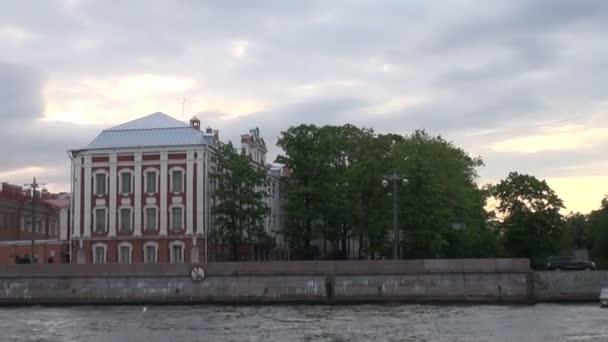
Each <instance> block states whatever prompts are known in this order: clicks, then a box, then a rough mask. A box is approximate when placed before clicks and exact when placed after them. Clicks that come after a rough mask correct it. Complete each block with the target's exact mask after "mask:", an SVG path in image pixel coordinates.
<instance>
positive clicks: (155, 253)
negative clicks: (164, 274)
mask: <svg viewBox="0 0 608 342" xmlns="http://www.w3.org/2000/svg"><path fill="white" fill-rule="evenodd" d="M150 246H152V247H154V263H155V264H157V263H158V242H154V241H148V242H146V243H144V245H143V250H142V254H143V256H144V260H143V262H144V263H146V264H148V263H149V262H148V255H147V254H146V251H147V250H148V247H150Z"/></svg>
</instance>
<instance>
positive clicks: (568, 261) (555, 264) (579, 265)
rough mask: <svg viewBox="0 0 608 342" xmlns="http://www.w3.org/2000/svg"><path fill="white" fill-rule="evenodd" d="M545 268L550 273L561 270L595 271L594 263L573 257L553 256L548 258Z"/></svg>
mask: <svg viewBox="0 0 608 342" xmlns="http://www.w3.org/2000/svg"><path fill="white" fill-rule="evenodd" d="M545 266H546V268H547V269H548V270H550V271H561V270H594V269H595V263H594V262H593V261H584V260H581V259H578V258H576V257H573V256H552V257H549V258H547V261H546V263H545Z"/></svg>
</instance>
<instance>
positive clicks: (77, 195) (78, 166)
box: [72, 156, 84, 238]
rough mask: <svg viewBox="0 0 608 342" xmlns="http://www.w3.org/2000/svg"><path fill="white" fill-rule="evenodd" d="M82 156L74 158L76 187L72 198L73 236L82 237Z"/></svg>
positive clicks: (73, 180)
mask: <svg viewBox="0 0 608 342" xmlns="http://www.w3.org/2000/svg"><path fill="white" fill-rule="evenodd" d="M80 158H81V157H78V156H77V157H75V158H74V160H73V161H72V162H73V163H74V165H73V172H74V173H73V174H72V177H73V178H72V182H73V184H74V188H73V194H72V200H73V201H74V205H73V206H72V208H73V213H74V221H73V224H72V229H73V230H72V237H75V238H77V237H80V229H81V228H82V227H81V225H80V216H81V215H82V213H81V212H80V203H82V200H83V198H82V194H81V191H82V187H81V184H82V183H81V182H82V181H84V179H80V178H82V176H81V175H82V163H80Z"/></svg>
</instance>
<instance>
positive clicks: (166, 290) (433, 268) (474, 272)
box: [0, 259, 533, 305]
mask: <svg viewBox="0 0 608 342" xmlns="http://www.w3.org/2000/svg"><path fill="white" fill-rule="evenodd" d="M195 266H200V267H202V268H203V269H204V270H205V278H204V279H203V280H202V281H194V280H193V279H192V278H191V276H190V272H191V270H192V268H193V267H195ZM532 286H533V284H532V279H531V272H530V265H529V262H528V260H526V259H479V260H470V259H469V260H407V261H322V262H263V263H256V262H245V263H231V262H222V263H209V264H199V265H174V264H156V265H151V264H131V265H116V264H113V265H76V264H74V265H58V264H56V265H11V266H3V267H2V268H0V304H6V305H26V304H141V303H149V304H163V303H165V304H185V303H252V304H253V303H363V302H367V303H374V302H461V303H464V302H529V301H531V300H532V298H531V296H530V294H531V288H532Z"/></svg>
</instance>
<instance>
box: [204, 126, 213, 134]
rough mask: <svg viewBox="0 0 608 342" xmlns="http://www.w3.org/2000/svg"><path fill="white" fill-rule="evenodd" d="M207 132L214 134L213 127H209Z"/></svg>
mask: <svg viewBox="0 0 608 342" xmlns="http://www.w3.org/2000/svg"><path fill="white" fill-rule="evenodd" d="M205 133H208V134H213V129H211V127H207V130H206V131H205Z"/></svg>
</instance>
